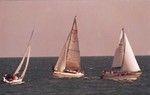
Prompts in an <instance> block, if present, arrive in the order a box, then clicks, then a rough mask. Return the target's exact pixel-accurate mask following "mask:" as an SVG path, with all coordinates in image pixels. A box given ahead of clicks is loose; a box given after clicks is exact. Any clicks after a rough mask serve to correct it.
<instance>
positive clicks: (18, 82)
mask: <svg viewBox="0 0 150 95" xmlns="http://www.w3.org/2000/svg"><path fill="white" fill-rule="evenodd" d="M2 82H4V83H8V84H22V83H24V82H23V81H22V79H16V80H12V81H8V80H6V79H5V78H3V79H2Z"/></svg>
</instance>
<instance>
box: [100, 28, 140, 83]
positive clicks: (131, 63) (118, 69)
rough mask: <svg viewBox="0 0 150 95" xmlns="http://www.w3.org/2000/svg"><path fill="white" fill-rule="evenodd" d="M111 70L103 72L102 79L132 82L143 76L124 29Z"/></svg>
mask: <svg viewBox="0 0 150 95" xmlns="http://www.w3.org/2000/svg"><path fill="white" fill-rule="evenodd" d="M111 68H112V71H102V76H101V78H102V79H111V80H129V81H130V80H131V81H132V80H136V79H137V78H139V77H140V75H141V74H142V72H141V69H140V67H139V65H138V63H137V61H136V58H135V56H134V53H133V51H132V48H131V46H130V43H129V41H128V38H127V35H126V33H125V32H124V29H123V28H122V30H121V35H120V39H119V45H118V47H117V49H116V51H115V54H114V58H113V63H112V66H111Z"/></svg>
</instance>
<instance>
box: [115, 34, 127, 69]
mask: <svg viewBox="0 0 150 95" xmlns="http://www.w3.org/2000/svg"><path fill="white" fill-rule="evenodd" d="M124 49H125V40H124V34H123V31H121V36H120V40H119V46H118V47H117V49H116V51H115V55H114V58H113V64H112V68H121V66H122V62H123V57H124Z"/></svg>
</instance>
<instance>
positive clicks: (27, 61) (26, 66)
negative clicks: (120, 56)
mask: <svg viewBox="0 0 150 95" xmlns="http://www.w3.org/2000/svg"><path fill="white" fill-rule="evenodd" d="M26 54H27V55H25V56H27V60H26V65H25V68H24V71H23V73H22V75H21V77H20V78H21V79H22V80H23V78H24V76H25V73H26V71H27V68H28V64H29V59H30V45H29V46H28V48H27V51H26ZM25 56H24V57H25Z"/></svg>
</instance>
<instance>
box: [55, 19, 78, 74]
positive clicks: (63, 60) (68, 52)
mask: <svg viewBox="0 0 150 95" xmlns="http://www.w3.org/2000/svg"><path fill="white" fill-rule="evenodd" d="M77 33H78V31H77V23H76V17H75V18H74V22H73V26H72V29H71V32H70V33H69V36H68V38H67V41H66V43H65V46H64V48H63V50H62V52H61V54H60V56H59V59H58V61H57V63H56V66H55V70H57V71H61V72H62V71H64V70H65V69H70V70H76V71H79V70H80V50H79V40H78V35H77Z"/></svg>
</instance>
